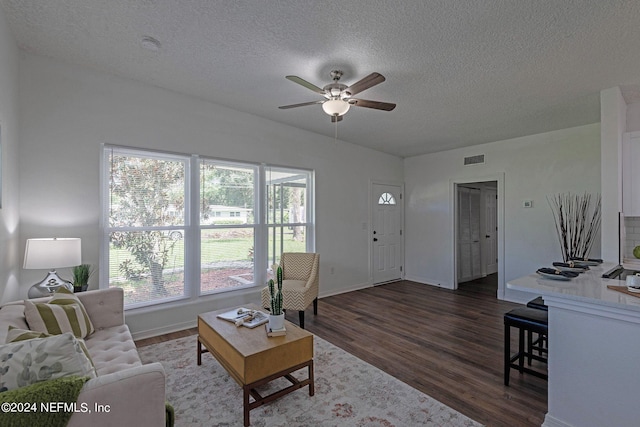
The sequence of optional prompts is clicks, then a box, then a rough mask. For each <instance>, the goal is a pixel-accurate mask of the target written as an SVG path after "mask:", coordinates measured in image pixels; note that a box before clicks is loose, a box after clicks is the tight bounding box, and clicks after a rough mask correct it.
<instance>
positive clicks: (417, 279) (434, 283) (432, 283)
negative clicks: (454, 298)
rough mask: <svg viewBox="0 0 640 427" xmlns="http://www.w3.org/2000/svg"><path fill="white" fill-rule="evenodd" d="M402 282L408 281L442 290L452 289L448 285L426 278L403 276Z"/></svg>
mask: <svg viewBox="0 0 640 427" xmlns="http://www.w3.org/2000/svg"><path fill="white" fill-rule="evenodd" d="M404 280H410V281H412V282H417V283H422V284H423V285H429V286H436V287H438V288H443V289H452V288H451V287H450V286H449V284H448V283H440V281H438V280H435V279H429V278H428V277H420V276H411V275H409V274H407V275H405V276H404Z"/></svg>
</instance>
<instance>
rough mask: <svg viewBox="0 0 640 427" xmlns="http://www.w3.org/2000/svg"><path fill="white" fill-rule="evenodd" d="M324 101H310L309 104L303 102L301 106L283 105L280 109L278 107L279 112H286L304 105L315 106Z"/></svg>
mask: <svg viewBox="0 0 640 427" xmlns="http://www.w3.org/2000/svg"><path fill="white" fill-rule="evenodd" d="M324 101H325V100H324V99H322V100H320V101H311V102H303V103H301V104H291V105H283V106H281V107H278V108H279V109H281V110H287V109H289V108H296V107H304V106H305V105H315V104H322V103H323V102H324Z"/></svg>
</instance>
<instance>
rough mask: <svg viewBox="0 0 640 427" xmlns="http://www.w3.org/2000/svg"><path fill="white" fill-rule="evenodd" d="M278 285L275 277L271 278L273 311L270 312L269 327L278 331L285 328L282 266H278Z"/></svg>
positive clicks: (270, 287) (270, 290)
mask: <svg viewBox="0 0 640 427" xmlns="http://www.w3.org/2000/svg"><path fill="white" fill-rule="evenodd" d="M276 280H277V281H278V287H277V289H276V286H275V283H274V282H273V279H270V280H269V294H271V307H270V308H271V313H270V314H269V329H271V330H272V331H277V330H280V329H282V328H284V312H283V311H282V268H281V267H278V272H277V275H276Z"/></svg>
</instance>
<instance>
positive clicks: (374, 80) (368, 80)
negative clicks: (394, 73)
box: [344, 73, 385, 96]
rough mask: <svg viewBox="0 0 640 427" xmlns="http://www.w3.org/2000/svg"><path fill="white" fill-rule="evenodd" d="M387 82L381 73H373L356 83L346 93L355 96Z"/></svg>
mask: <svg viewBox="0 0 640 427" xmlns="http://www.w3.org/2000/svg"><path fill="white" fill-rule="evenodd" d="M383 81H385V78H384V76H383V75H382V74H380V73H371V74H369V75H368V76H367V77H365V78H363V79H361V80H359V81H357V82H355V83H354V84H352V85H351V86H349V87H348V88H346V89H345V90H344V91H345V92H347V93H349V96H353V95H355V94H357V93H360V92H362V91H363V90H365V89H369V88H370V87H372V86H375V85H377V84H380V83H382V82H383Z"/></svg>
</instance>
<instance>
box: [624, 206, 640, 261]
mask: <svg viewBox="0 0 640 427" xmlns="http://www.w3.org/2000/svg"><path fill="white" fill-rule="evenodd" d="M624 229H625V241H624V254H623V258H634V256H633V248H635V247H636V246H640V217H638V216H630V217H625V218H624Z"/></svg>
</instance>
